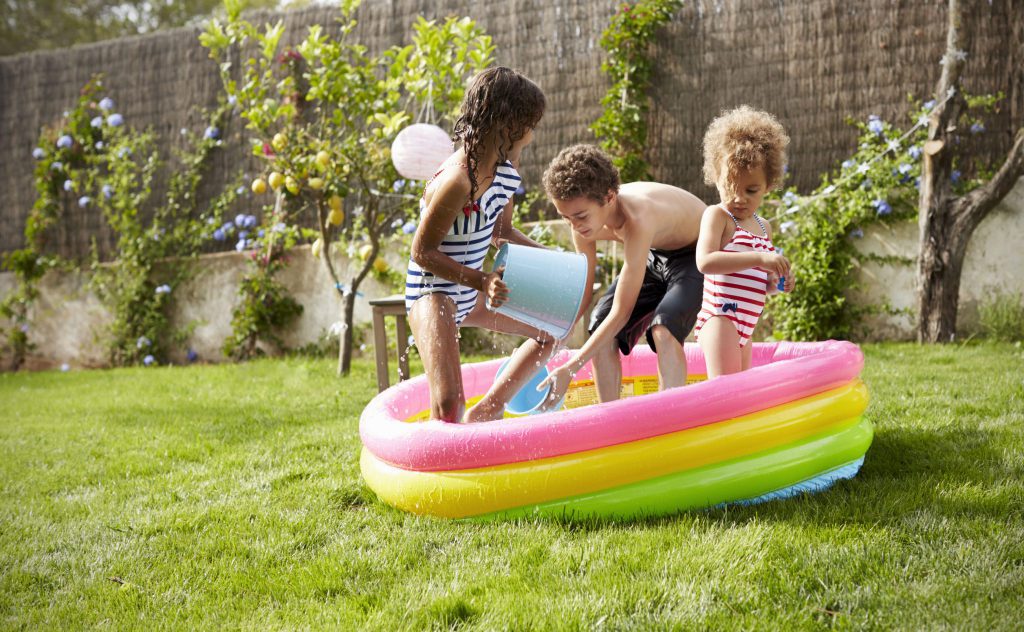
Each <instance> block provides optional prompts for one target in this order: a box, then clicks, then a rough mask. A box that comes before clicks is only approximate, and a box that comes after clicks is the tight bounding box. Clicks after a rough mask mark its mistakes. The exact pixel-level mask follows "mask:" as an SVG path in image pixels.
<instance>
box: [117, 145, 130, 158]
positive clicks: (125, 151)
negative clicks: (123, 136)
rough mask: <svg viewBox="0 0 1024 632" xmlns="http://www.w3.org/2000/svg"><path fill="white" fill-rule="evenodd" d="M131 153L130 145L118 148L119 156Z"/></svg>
mask: <svg viewBox="0 0 1024 632" xmlns="http://www.w3.org/2000/svg"><path fill="white" fill-rule="evenodd" d="M131 155H132V150H131V148H130V147H122V148H121V149H118V150H117V157H118V158H124V157H125V156H131Z"/></svg>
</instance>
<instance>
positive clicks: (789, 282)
mask: <svg viewBox="0 0 1024 632" xmlns="http://www.w3.org/2000/svg"><path fill="white" fill-rule="evenodd" d="M794 287H796V276H795V275H794V274H793V272H792V271H790V273H789V274H787V275H786V281H785V283H783V284H782V291H783V292H792V291H793V288H794Z"/></svg>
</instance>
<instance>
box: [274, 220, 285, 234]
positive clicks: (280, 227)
mask: <svg viewBox="0 0 1024 632" xmlns="http://www.w3.org/2000/svg"><path fill="white" fill-rule="evenodd" d="M286 230H288V225H287V224H285V223H284V222H278V223H276V224H274V232H275V233H283V232H284V231H286Z"/></svg>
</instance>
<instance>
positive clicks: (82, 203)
mask: <svg viewBox="0 0 1024 632" xmlns="http://www.w3.org/2000/svg"><path fill="white" fill-rule="evenodd" d="M89 202H92V198H91V197H89V196H88V195H83V196H82V197H80V198H78V205H79V206H81V207H82V208H85V207H87V206H89Z"/></svg>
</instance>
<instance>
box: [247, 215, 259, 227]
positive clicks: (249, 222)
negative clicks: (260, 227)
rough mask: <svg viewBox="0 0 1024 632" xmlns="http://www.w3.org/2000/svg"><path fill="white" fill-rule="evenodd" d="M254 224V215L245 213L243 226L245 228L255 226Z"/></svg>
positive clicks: (255, 222)
mask: <svg viewBox="0 0 1024 632" xmlns="http://www.w3.org/2000/svg"><path fill="white" fill-rule="evenodd" d="M256 224H257V221H256V216H255V215H246V216H245V227H246V228H255V227H256Z"/></svg>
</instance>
